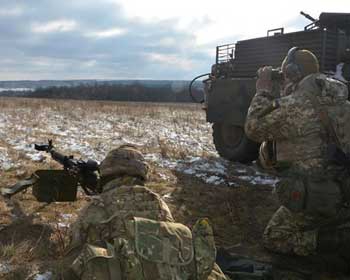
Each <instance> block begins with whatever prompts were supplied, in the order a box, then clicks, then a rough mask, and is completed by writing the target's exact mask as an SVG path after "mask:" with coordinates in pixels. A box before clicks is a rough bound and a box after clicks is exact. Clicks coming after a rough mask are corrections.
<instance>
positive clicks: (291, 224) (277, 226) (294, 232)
mask: <svg viewBox="0 0 350 280" xmlns="http://www.w3.org/2000/svg"><path fill="white" fill-rule="evenodd" d="M314 222H315V221H314V220H313V219H312V218H311V217H309V216H306V215H304V214H303V213H298V214H296V213H293V212H291V211H290V210H288V209H287V208H286V207H284V206H281V207H280V208H279V209H278V210H277V211H276V213H275V214H274V215H273V216H272V218H271V220H270V221H269V223H268V225H267V226H266V228H265V231H264V234H263V242H264V246H265V247H266V248H267V249H269V250H271V251H274V252H278V253H284V254H296V255H299V256H308V255H311V254H314V253H316V245H317V231H316V230H310V231H304V228H305V227H307V226H310V225H314Z"/></svg>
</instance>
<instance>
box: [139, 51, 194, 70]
mask: <svg viewBox="0 0 350 280" xmlns="http://www.w3.org/2000/svg"><path fill="white" fill-rule="evenodd" d="M145 56H146V58H147V59H148V60H149V61H151V62H158V63H160V64H162V65H167V66H170V67H174V66H175V67H177V68H180V69H183V70H190V69H192V68H193V63H192V61H191V60H190V59H188V58H183V57H180V56H178V55H176V54H161V53H146V54H145Z"/></svg>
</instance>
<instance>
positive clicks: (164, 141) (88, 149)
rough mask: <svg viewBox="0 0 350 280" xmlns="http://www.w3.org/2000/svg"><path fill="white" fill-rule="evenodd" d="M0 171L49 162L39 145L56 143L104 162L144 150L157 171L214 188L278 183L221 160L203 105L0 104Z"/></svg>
mask: <svg viewBox="0 0 350 280" xmlns="http://www.w3.org/2000/svg"><path fill="white" fill-rule="evenodd" d="M0 102H1V105H2V106H1V107H2V109H1V111H0V169H1V171H2V172H6V171H11V170H16V171H17V172H18V173H19V174H20V173H21V172H22V171H21V169H23V168H25V167H26V165H27V164H28V163H29V162H31V161H34V162H43V163H50V162H51V159H50V157H49V155H47V154H44V153H43V152H38V151H36V150H35V149H34V145H33V144H34V143H46V142H47V139H53V141H54V145H55V147H56V149H57V150H59V151H60V152H62V153H66V154H74V155H75V156H76V157H82V158H83V159H87V158H90V159H94V160H97V161H101V160H102V159H103V158H104V156H105V155H106V154H107V152H108V151H109V150H110V149H112V148H113V147H117V146H118V145H120V144H124V143H131V144H134V145H136V146H138V147H140V148H141V150H142V151H143V152H144V154H145V157H146V159H147V160H148V161H149V162H150V163H152V164H154V165H157V166H160V167H163V168H168V169H173V170H177V171H181V172H183V173H185V174H188V175H192V176H195V177H197V178H199V179H202V180H204V181H206V182H207V183H209V184H214V185H229V186H232V185H235V184H237V178H238V179H240V180H243V181H247V182H250V183H252V184H272V185H273V184H274V183H275V182H276V180H275V178H272V177H270V176H268V175H266V174H261V173H259V172H258V173H257V172H256V171H255V169H254V168H252V167H247V166H243V165H237V164H236V166H235V168H234V170H235V176H234V178H233V180H232V178H231V179H230V178H229V177H228V176H227V174H226V173H227V172H226V171H227V168H228V167H230V168H231V169H232V164H231V163H229V162H227V161H225V160H223V159H221V158H219V157H218V155H217V153H216V151H215V147H214V145H213V141H212V136H211V133H212V132H211V126H210V124H208V123H206V121H205V113H204V112H203V111H202V109H201V108H200V106H198V105H190V104H178V105H176V104H169V105H164V104H163V105H161V104H150V103H133V104H126V103H107V102H84V101H63V100H58V101H52V100H34V99H1V101H0Z"/></svg>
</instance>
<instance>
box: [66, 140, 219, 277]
mask: <svg viewBox="0 0 350 280" xmlns="http://www.w3.org/2000/svg"><path fill="white" fill-rule="evenodd" d="M148 169H149V168H148V165H147V164H146V163H145V161H144V158H143V156H142V154H141V153H140V152H139V151H137V150H136V149H135V147H132V146H128V145H126V146H121V147H119V148H117V149H115V150H112V151H111V152H109V153H108V155H107V157H106V158H105V159H104V160H103V161H102V162H101V165H100V173H101V182H102V184H101V185H102V186H103V187H102V188H103V191H102V193H101V195H100V196H98V197H96V198H94V199H93V201H92V202H91V203H90V204H88V205H87V206H86V207H85V208H84V209H83V210H82V211H81V213H80V215H79V217H78V219H77V221H76V222H75V223H74V224H73V225H72V227H71V243H70V249H69V250H68V253H67V258H68V259H71V260H72V263H71V265H70V267H69V268H67V270H65V271H64V272H63V273H62V274H61V279H84V280H85V279H101V280H109V279H135V280H136V279H137V280H142V279H145V280H151V279H169V280H170V279H181V280H182V279H183V280H185V279H198V280H200V279H203V280H204V279H205V280H207V279H210V280H215V279H220V280H221V279H226V277H225V275H224V274H223V273H222V271H221V270H220V268H219V267H218V266H217V265H216V263H215V257H216V249H215V244H214V238H213V231H212V228H211V226H210V225H209V222H208V220H207V219H201V220H199V221H198V222H197V223H196V224H195V226H194V227H193V229H192V231H191V230H190V229H189V228H188V227H187V226H185V225H183V224H180V223H176V222H175V221H174V219H173V217H172V214H171V213H170V211H169V208H168V206H167V205H166V204H165V202H164V201H163V200H162V198H160V196H159V195H158V194H156V193H154V192H152V191H151V190H149V189H148V188H146V187H144V186H143V185H144V182H145V180H146V179H147V172H148Z"/></svg>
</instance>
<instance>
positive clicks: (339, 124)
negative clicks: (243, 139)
mask: <svg viewBox="0 0 350 280" xmlns="http://www.w3.org/2000/svg"><path fill="white" fill-rule="evenodd" d="M281 68H282V69H281V70H282V72H283V75H284V85H283V89H282V90H281V91H280V92H277V93H276V92H274V86H273V85H274V82H273V81H272V80H271V71H272V67H263V68H261V69H259V71H258V74H259V78H258V80H257V84H256V88H257V92H256V95H255V96H254V98H253V100H252V102H251V105H250V108H249V111H248V116H247V120H246V124H245V131H246V134H247V136H248V137H249V138H251V139H253V140H255V141H257V142H264V145H262V146H261V150H260V152H261V157H262V158H263V163H267V164H270V168H271V167H272V168H273V169H274V170H277V172H279V174H281V175H282V179H281V182H280V183H279V184H278V186H277V187H276V191H277V194H278V196H279V198H280V201H281V204H282V206H281V207H280V208H279V209H278V210H277V212H276V213H275V214H274V215H273V217H272V218H271V220H270V222H269V223H268V225H267V227H266V229H265V231H264V233H263V243H264V246H265V247H266V248H267V249H269V250H271V251H273V252H277V253H283V254H290V255H298V256H312V255H316V254H319V253H334V252H336V253H341V254H342V253H345V255H349V253H347V254H346V252H344V251H346V250H342V249H345V248H346V249H347V248H349V247H350V246H349V245H348V243H349V242H350V228H349V227H346V226H345V225H340V224H341V223H344V222H342V221H344V220H343V219H342V218H340V217H341V216H342V215H343V214H344V213H346V212H347V211H345V210H344V208H343V204H344V201H345V200H346V198H345V197H344V192H343V190H344V185H346V184H344V180H343V179H344V174H345V173H344V172H345V171H344V167H343V166H339V165H336V164H334V163H332V162H331V161H330V158H329V155H328V153H327V151H328V150H329V144H331V142H332V140H331V137H330V135H329V133H328V127H327V125H325V124H324V119H323V120H322V116H321V115H322V113H324V112H326V114H327V116H328V118H326V119H327V120H330V123H331V128H334V130H335V133H336V136H337V137H336V138H337V139H338V140H339V142H340V145H341V148H342V149H343V150H344V151H345V152H348V151H349V147H348V145H349V137H348V135H347V131H349V130H348V129H349V127H348V124H347V123H349V122H350V118H349V111H350V109H349V103H348V101H347V99H348V90H347V87H346V85H345V84H343V83H342V82H339V81H337V80H334V79H331V78H329V77H326V76H325V75H324V74H321V73H319V65H318V61H317V58H316V57H315V55H314V54H312V53H311V52H309V51H307V50H301V49H298V48H292V49H291V50H290V51H289V53H288V55H287V56H286V58H285V60H284V61H283V63H282V67H281ZM315 97H316V99H317V100H316V101H315ZM267 142H269V143H270V144H271V145H267ZM267 147H273V152H272V153H271V151H269V152H266V150H264V149H266V148H267ZM271 154H272V155H273V159H271ZM269 155H270V158H269ZM271 165H272V166H271ZM345 187H347V186H345Z"/></svg>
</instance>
